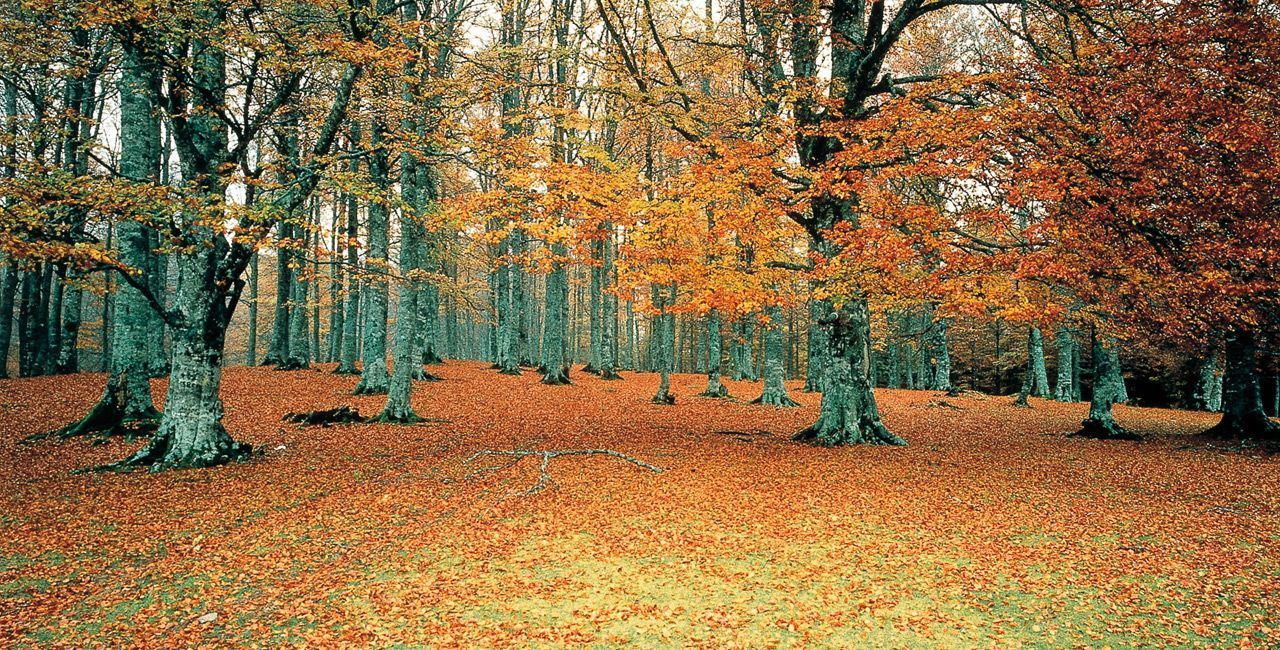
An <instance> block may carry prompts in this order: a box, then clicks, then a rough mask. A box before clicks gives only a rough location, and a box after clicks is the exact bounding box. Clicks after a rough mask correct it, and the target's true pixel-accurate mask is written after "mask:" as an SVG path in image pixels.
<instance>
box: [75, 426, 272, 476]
mask: <svg viewBox="0 0 1280 650" xmlns="http://www.w3.org/2000/svg"><path fill="white" fill-rule="evenodd" d="M171 438H172V436H170V435H167V434H161V435H156V436H154V437H152V438H151V442H148V443H147V444H146V445H144V446H143V447H142V449H139V450H138V451H137V452H136V453H134V454H133V455H132V456H130V457H128V458H126V459H124V460H121V461H119V462H115V463H110V464H107V465H99V466H97V467H87V468H84V469H78V470H74V471H72V472H71V473H72V474H89V473H92V474H102V473H108V472H115V473H123V472H131V471H134V470H137V469H141V468H144V467H147V468H150V471H151V472H153V473H155V472H163V471H166V470H171V469H200V468H205V467H216V466H218V465H226V464H228V463H233V462H240V461H242V460H245V459H246V458H248V457H249V456H251V455H253V453H254V449H253V445H250V444H249V443H247V442H236V441H235V440H232V439H231V437H230V436H226V440H227V442H226V443H224V444H221V445H219V447H218V448H217V449H215V450H211V451H208V452H206V453H203V454H200V455H197V456H191V457H180V458H169V457H168V456H169V445H170V442H171Z"/></svg>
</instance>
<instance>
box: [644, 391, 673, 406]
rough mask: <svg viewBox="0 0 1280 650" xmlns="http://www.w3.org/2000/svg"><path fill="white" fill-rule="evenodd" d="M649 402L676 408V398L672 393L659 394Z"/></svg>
mask: <svg viewBox="0 0 1280 650" xmlns="http://www.w3.org/2000/svg"><path fill="white" fill-rule="evenodd" d="M649 401H651V402H653V403H654V404H661V405H663V406H674V405H675V403H676V396H675V395H673V394H671V393H659V394H657V395H654V396H653V398H652V399H650V400H649Z"/></svg>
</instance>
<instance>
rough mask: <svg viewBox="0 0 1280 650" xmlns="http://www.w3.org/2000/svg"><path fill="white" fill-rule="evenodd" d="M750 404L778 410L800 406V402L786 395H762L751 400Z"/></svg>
mask: <svg viewBox="0 0 1280 650" xmlns="http://www.w3.org/2000/svg"><path fill="white" fill-rule="evenodd" d="M751 403H752V404H755V405H757V406H775V407H778V408H792V407H796V406H800V402H797V401H795V400H793V399H791V396H790V395H787V394H786V393H764V394H762V395H760V397H757V398H755V399H753V400H751Z"/></svg>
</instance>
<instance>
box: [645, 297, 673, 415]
mask: <svg viewBox="0 0 1280 650" xmlns="http://www.w3.org/2000/svg"><path fill="white" fill-rule="evenodd" d="M652 292H653V302H654V307H655V308H656V309H657V310H658V314H657V316H656V318H655V321H656V322H655V323H654V330H655V331H654V332H653V333H651V334H650V338H651V340H652V342H653V345H654V349H653V352H654V359H653V360H654V365H656V366H657V370H658V372H659V373H660V376H659V378H658V392H657V393H655V394H654V396H653V403H654V404H666V405H671V404H675V403H676V396H675V395H672V394H671V372H672V369H673V368H674V366H675V350H674V348H675V338H676V331H675V316H674V315H672V314H671V312H670V311H668V310H669V308H670V307H671V306H672V305H673V304H675V298H676V286H675V285H674V284H673V285H670V286H669V287H662V286H658V285H654V287H653V289H652Z"/></svg>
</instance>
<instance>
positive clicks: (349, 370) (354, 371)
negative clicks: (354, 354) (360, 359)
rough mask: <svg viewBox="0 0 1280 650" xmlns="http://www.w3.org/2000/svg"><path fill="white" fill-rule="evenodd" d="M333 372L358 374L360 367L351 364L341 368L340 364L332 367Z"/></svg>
mask: <svg viewBox="0 0 1280 650" xmlns="http://www.w3.org/2000/svg"><path fill="white" fill-rule="evenodd" d="M333 374H335V375H358V374H360V369H359V368H357V367H355V366H351V367H349V368H343V367H342V366H341V365H339V366H338V367H337V368H334V369H333Z"/></svg>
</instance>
